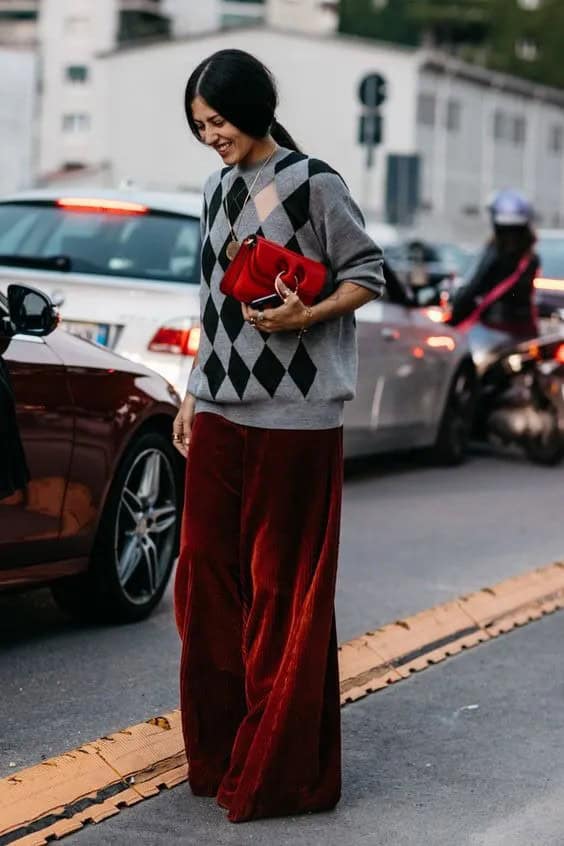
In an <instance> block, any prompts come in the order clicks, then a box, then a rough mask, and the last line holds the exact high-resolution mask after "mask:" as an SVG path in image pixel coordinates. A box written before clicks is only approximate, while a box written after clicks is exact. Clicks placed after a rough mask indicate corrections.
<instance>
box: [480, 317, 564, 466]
mask: <svg viewBox="0 0 564 846" xmlns="http://www.w3.org/2000/svg"><path fill="white" fill-rule="evenodd" d="M495 336H498V337H497V338H496V337H495ZM499 336H501V337H499ZM468 339H469V342H470V347H471V350H472V356H473V359H474V363H475V365H476V371H477V374H478V378H479V386H480V388H479V392H478V396H477V404H476V415H475V425H476V432H477V434H478V436H480V435H481V436H482V437H485V438H486V439H487V440H489V441H491V442H493V443H497V444H500V445H504V446H507V445H510V444H516V445H518V446H520V447H521V448H522V449H523V450H524V452H525V454H526V455H527V457H528V458H529V459H530V460H531V461H534V462H535V463H537V464H545V465H554V464H557V463H558V462H559V461H560V460H561V459H562V457H563V456H564V335H562V334H561V333H558V334H554V335H547V336H544V337H540V338H535V339H533V340H531V341H524V342H521V343H515V340H514V339H511V340H510V339H509V338H508V336H506V335H504V333H499V332H496V331H495V330H491V329H488V328H487V327H484V326H483V325H478V326H475V327H473V328H472V329H471V330H470V332H469V333H468Z"/></svg>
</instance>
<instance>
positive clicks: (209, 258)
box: [202, 235, 216, 288]
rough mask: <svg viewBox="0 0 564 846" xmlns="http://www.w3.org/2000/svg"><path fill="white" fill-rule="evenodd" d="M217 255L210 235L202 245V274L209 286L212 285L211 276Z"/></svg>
mask: <svg viewBox="0 0 564 846" xmlns="http://www.w3.org/2000/svg"><path fill="white" fill-rule="evenodd" d="M215 262H216V255H215V252H214V249H213V247H212V243H211V239H210V236H209V235H208V236H207V238H206V239H205V241H204V245H203V247H202V276H203V278H204V281H205V282H206V284H207V286H208V288H210V287H211V278H212V274H213V270H214V267H215Z"/></svg>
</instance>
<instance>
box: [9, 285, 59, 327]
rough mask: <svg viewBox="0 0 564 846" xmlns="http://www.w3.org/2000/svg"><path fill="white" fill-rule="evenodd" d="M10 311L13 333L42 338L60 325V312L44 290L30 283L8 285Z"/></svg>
mask: <svg viewBox="0 0 564 846" xmlns="http://www.w3.org/2000/svg"><path fill="white" fill-rule="evenodd" d="M8 311H9V315H10V318H9V319H10V323H11V333H10V334H12V335H32V336H35V337H37V338H42V337H44V336H45V335H50V334H51V332H53V331H54V330H55V329H56V328H57V326H58V325H59V321H60V317H59V312H58V311H57V309H56V308H55V306H54V305H53V303H52V302H51V300H50V299H49V297H48V296H47V294H44V293H43V291H38V290H37V288H31V287H29V286H28V285H15V284H14V285H8Z"/></svg>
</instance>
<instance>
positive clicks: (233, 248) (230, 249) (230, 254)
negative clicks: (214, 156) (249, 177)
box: [223, 146, 278, 261]
mask: <svg viewBox="0 0 564 846" xmlns="http://www.w3.org/2000/svg"><path fill="white" fill-rule="evenodd" d="M277 149H278V147H277V146H275V147H274V150H273V151H272V153H271V154H270V155H269V157H268V158H267V159H265V161H264V162H263V163H262V165H261V167H260V170H259V172H258V173H257V175H256V176H255V178H254V179H253V181H252V183H251V187H250V188H249V189H248V191H247V196H246V197H245V202H244V203H243V205H242V207H241V211H240V212H239V213H238V214H237V215H236V217H235V220H234V221H233V223H231V218H230V217H229V209H228V208H227V197H224V198H223V208H224V210H225V216H226V218H227V222H228V224H229V229H230V231H231V240H230V242H229V243H228V245H227V248H226V250H225V254H226V255H227V258H228V259H229V261H233V259H234V258H235V256H236V255H237V253H238V252H239V247H240V246H241V242H240V241H238V240H237V235H236V234H235V229H234V228H233V227H234V226H235V224H236V223H237V221H238V220H240V219H241V218H242V216H243V212H244V211H245V207H246V205H247V203H248V202H249V200H250V199H251V195H252V192H253V188H254V187H255V185H256V184H257V182H258V180H259V178H260V175H261V173H262V172H263V170H264V169H265V167H266V166H267V164H268V163H269V161H270V160H271V158H272V156H273V155H274V153H275V152H276V150H277Z"/></svg>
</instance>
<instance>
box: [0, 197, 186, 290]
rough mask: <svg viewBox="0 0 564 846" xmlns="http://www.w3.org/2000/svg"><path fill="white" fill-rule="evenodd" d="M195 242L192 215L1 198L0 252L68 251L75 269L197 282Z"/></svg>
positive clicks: (42, 254) (42, 253) (56, 253)
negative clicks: (119, 211)
mask: <svg viewBox="0 0 564 846" xmlns="http://www.w3.org/2000/svg"><path fill="white" fill-rule="evenodd" d="M199 242H200V227H199V221H198V219H197V218H196V217H188V216H185V215H180V214H169V213H164V212H154V211H150V212H147V213H143V214H115V213H111V212H107V211H100V210H86V211H85V210H83V209H76V208H61V207H59V206H57V205H55V204H53V203H28V202H26V203H2V204H0V255H1V256H10V257H12V256H13V257H17V256H21V257H24V256H25V257H27V258H39V259H40V258H47V257H50V256H51V257H52V256H68V257H69V259H70V262H71V270H74V271H76V272H79V273H93V274H102V275H103V276H121V277H123V276H126V277H131V278H137V279H154V280H159V281H163V282H191V283H196V282H198V281H199V267H198V265H199V250H200V244H199Z"/></svg>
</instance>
